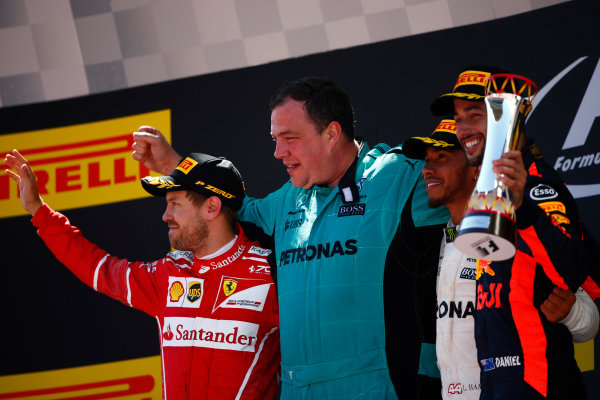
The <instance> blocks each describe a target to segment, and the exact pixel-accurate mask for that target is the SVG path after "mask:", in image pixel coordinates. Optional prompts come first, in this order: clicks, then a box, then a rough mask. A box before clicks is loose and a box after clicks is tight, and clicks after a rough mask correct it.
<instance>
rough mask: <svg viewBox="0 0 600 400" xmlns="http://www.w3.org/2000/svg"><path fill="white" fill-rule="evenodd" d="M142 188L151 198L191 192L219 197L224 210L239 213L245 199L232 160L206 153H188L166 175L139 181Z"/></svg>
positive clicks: (239, 176)
mask: <svg viewBox="0 0 600 400" xmlns="http://www.w3.org/2000/svg"><path fill="white" fill-rule="evenodd" d="M142 186H143V188H144V189H145V190H146V191H147V192H148V193H150V194H151V195H153V196H160V197H162V196H166V195H167V192H173V191H180V190H191V191H194V192H197V193H200V194H201V195H203V196H205V197H210V196H218V197H220V198H221V201H222V202H223V204H224V205H226V206H227V207H229V208H231V209H233V210H236V211H237V210H239V209H240V207H241V206H242V200H243V199H244V192H245V188H244V182H243V181H242V176H241V175H240V173H239V171H238V170H237V169H236V168H235V166H234V165H233V164H232V163H231V161H229V160H226V159H225V158H223V157H213V156H210V155H208V154H202V153H191V154H190V155H188V156H187V157H186V158H184V159H183V160H182V161H181V162H180V163H179V165H178V166H177V168H175V169H174V170H173V172H171V174H169V175H167V176H147V177H145V178H142Z"/></svg>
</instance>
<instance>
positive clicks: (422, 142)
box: [402, 119, 462, 160]
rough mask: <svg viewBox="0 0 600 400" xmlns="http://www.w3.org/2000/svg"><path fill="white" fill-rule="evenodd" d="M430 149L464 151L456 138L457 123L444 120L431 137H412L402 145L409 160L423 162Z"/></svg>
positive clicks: (451, 120) (403, 151)
mask: <svg viewBox="0 0 600 400" xmlns="http://www.w3.org/2000/svg"><path fill="white" fill-rule="evenodd" d="M428 147H436V148H438V149H445V150H455V149H461V150H462V147H461V146H460V142H459V141H458V138H457V137H456V122H454V120H453V119H443V120H442V121H441V122H440V123H439V124H438V126H437V128H435V130H434V131H433V133H432V134H431V135H429V136H414V137H411V138H410V139H408V140H407V141H406V142H404V144H403V145H402V153H403V154H404V155H405V156H406V157H408V158H416V159H419V160H423V159H424V158H425V154H426V153H427V148H428Z"/></svg>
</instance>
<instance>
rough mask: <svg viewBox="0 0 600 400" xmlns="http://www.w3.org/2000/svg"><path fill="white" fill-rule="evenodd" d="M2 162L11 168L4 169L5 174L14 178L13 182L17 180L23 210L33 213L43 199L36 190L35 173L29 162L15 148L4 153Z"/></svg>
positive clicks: (42, 202)
mask: <svg viewBox="0 0 600 400" xmlns="http://www.w3.org/2000/svg"><path fill="white" fill-rule="evenodd" d="M4 164H6V165H8V166H9V167H10V168H11V169H7V170H5V171H4V172H5V173H6V175H8V176H10V177H11V178H12V179H14V180H15V182H17V185H19V193H20V198H21V205H22V206H23V208H24V209H25V211H27V212H29V214H31V215H34V214H35V213H36V211H37V210H38V209H39V208H40V207H41V206H42V204H44V201H43V200H42V198H41V197H40V194H39V192H38V188H37V184H36V180H35V174H34V173H33V170H32V169H31V167H30V166H29V163H28V162H27V160H26V159H25V158H24V157H23V156H22V155H21V153H19V152H18V151H17V150H13V151H12V152H10V153H7V154H6V157H5V158H4Z"/></svg>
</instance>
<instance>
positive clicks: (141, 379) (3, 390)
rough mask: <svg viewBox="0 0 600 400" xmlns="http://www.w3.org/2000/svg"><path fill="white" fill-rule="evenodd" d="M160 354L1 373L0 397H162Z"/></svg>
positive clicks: (117, 399)
mask: <svg viewBox="0 0 600 400" xmlns="http://www.w3.org/2000/svg"><path fill="white" fill-rule="evenodd" d="M160 368H161V361H160V356H152V357H145V358H136V359H133V360H125V361H117V362H111V363H106V364H95V365H88V366H84V367H75V368H66V369H55V370H51V371H42V372H33V373H28V374H19V375H7V376H0V399H18V400H48V399H72V400H75V399H88V400H91V399H115V400H134V399H136V400H137V399H162V385H161V370H160Z"/></svg>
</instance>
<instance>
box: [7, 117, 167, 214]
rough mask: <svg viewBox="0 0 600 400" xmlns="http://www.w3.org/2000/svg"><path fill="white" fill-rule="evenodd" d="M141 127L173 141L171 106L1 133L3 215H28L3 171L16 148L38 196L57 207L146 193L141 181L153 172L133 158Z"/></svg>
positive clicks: (84, 205)
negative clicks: (136, 133)
mask: <svg viewBox="0 0 600 400" xmlns="http://www.w3.org/2000/svg"><path fill="white" fill-rule="evenodd" d="M141 125H151V126H156V127H160V129H161V132H162V133H163V134H164V136H165V138H166V139H167V141H169V143H170V142H171V131H170V129H171V112H170V110H161V111H156V112H151V113H145V114H137V115H132V116H128V117H122V118H115V119H110V120H104V121H97V122H90V123H86V124H80V125H71V126H64V127H59V128H52V129H44V130H39V131H30V132H23V133H14V134H8V135H0V164H2V165H0V168H1V170H2V173H1V174H0V218H7V217H13V216H18V215H25V214H26V211H24V210H23V209H22V208H21V204H20V202H19V199H18V196H19V194H18V189H17V185H16V183H15V182H14V181H13V180H11V179H10V178H9V177H8V176H7V175H5V174H4V173H3V171H4V169H6V166H5V165H4V156H5V155H6V153H7V152H9V151H12V149H17V150H19V151H20V152H21V154H23V156H24V157H25V158H27V160H29V163H30V164H31V167H32V169H33V171H34V172H35V175H36V177H37V184H38V189H39V191H40V194H41V195H42V197H43V198H44V200H45V201H47V202H48V204H50V205H51V207H53V208H55V209H58V210H65V209H71V208H79V207H89V206H95V205H100V204H108V203H115V202H120V201H126V200H133V199H138V198H143V197H146V196H148V195H147V193H146V192H145V191H144V190H143V189H142V187H141V184H140V179H141V178H143V177H144V176H147V175H151V173H150V171H149V170H148V169H147V168H145V167H144V166H143V165H141V164H140V163H138V162H137V161H135V160H134V159H133V158H132V157H131V145H132V143H133V136H132V133H133V132H134V131H135V130H136V129H137V128H138V127H140V126H141ZM153 174H154V175H157V174H156V173H153Z"/></svg>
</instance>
